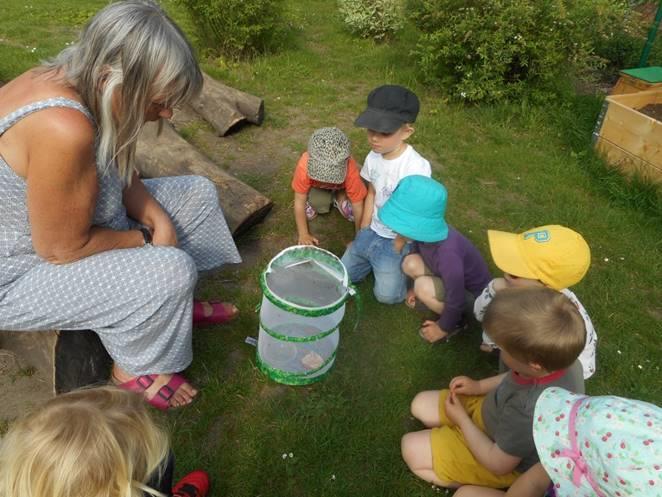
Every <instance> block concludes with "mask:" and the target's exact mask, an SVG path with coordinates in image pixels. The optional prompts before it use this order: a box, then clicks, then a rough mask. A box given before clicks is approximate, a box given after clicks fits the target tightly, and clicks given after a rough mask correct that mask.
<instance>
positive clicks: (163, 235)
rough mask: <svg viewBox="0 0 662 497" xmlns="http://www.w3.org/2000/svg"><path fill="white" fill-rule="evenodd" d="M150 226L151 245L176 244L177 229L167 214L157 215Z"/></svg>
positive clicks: (167, 245) (169, 245) (170, 245)
mask: <svg viewBox="0 0 662 497" xmlns="http://www.w3.org/2000/svg"><path fill="white" fill-rule="evenodd" d="M153 224H154V226H153V227H152V245H161V246H164V247H176V246H177V231H176V230H175V225H174V224H172V221H171V220H170V218H169V217H168V215H167V214H165V213H164V215H163V216H159V217H157V218H156V219H154V220H153Z"/></svg>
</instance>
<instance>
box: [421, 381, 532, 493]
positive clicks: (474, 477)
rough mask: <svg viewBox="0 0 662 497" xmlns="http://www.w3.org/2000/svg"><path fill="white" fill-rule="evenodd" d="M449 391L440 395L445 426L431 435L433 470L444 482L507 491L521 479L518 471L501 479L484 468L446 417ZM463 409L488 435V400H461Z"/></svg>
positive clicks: (440, 413) (478, 398) (441, 392)
mask: <svg viewBox="0 0 662 497" xmlns="http://www.w3.org/2000/svg"><path fill="white" fill-rule="evenodd" d="M448 393H449V391H448V390H441V391H440V392H439V419H441V423H442V425H443V426H441V427H440V428H434V429H433V430H432V434H431V435H430V445H431V446H432V467H433V469H434V473H435V474H436V475H437V477H438V478H439V479H440V480H442V481H444V482H449V483H450V482H455V483H461V484H463V485H481V486H484V487H491V488H506V487H509V486H510V485H512V484H513V482H514V481H515V480H516V479H517V477H518V476H519V473H518V472H517V471H513V472H512V473H508V474H506V475H502V476H497V475H495V474H493V473H492V472H491V471H490V470H488V469H487V468H485V467H484V466H483V465H482V464H480V463H479V462H478V461H477V460H476V458H475V457H474V455H473V454H472V453H471V451H470V450H469V447H467V443H466V441H465V439H464V435H463V434H462V430H460V429H459V428H458V427H457V426H455V425H454V424H452V423H451V421H450V420H449V419H448V417H447V416H446V409H445V408H444V402H445V401H446V397H447V396H448ZM459 399H460V401H461V402H462V405H463V406H464V408H465V409H466V411H467V414H469V416H470V417H471V420H472V421H473V422H474V424H475V425H476V426H477V427H478V428H480V429H481V431H483V432H485V425H484V424H483V416H482V413H481V407H482V406H483V400H485V396H464V395H460V396H459Z"/></svg>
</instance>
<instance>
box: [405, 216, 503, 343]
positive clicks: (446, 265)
mask: <svg viewBox="0 0 662 497" xmlns="http://www.w3.org/2000/svg"><path fill="white" fill-rule="evenodd" d="M412 252H414V253H419V254H420V255H421V257H422V258H423V261H424V262H425V265H426V266H427V267H428V268H429V269H430V270H431V271H432V272H433V273H434V274H435V275H436V276H439V277H440V278H441V279H442V281H443V282H444V289H445V297H444V310H443V312H442V313H441V316H439V320H438V321H437V324H438V325H439V327H440V328H441V329H442V330H444V331H447V332H450V331H452V330H453V329H454V328H455V327H456V326H457V325H458V324H459V323H460V320H461V319H462V311H463V310H464V303H465V300H466V297H465V291H469V292H470V293H471V294H472V295H473V296H474V297H478V295H480V293H481V292H482V291H483V289H484V288H485V287H486V286H487V284H488V283H489V282H490V280H491V279H492V276H491V275H490V271H489V269H488V268H487V264H486V263H485V260H484V259H483V256H481V255H480V252H479V251H478V249H477V248H476V247H475V246H474V245H473V243H471V242H470V241H469V240H467V239H466V238H465V237H464V235H462V234H461V233H460V232H459V231H457V230H456V229H454V228H452V227H451V226H449V227H448V237H447V238H446V239H445V240H442V241H440V242H435V243H424V242H415V243H414V245H413V247H412Z"/></svg>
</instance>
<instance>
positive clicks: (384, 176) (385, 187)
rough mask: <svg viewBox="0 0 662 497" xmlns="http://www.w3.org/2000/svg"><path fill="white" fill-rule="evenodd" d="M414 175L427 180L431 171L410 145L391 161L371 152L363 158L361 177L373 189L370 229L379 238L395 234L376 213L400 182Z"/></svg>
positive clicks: (428, 164)
mask: <svg viewBox="0 0 662 497" xmlns="http://www.w3.org/2000/svg"><path fill="white" fill-rule="evenodd" d="M415 174H417V175H421V176H427V177H428V178H429V177H430V176H431V175H432V170H431V169H430V163H429V162H428V161H427V160H426V159H424V158H423V157H421V155H420V154H419V153H418V152H416V150H414V147H412V146H411V145H407V148H406V149H405V151H404V152H403V153H402V155H400V157H398V158H396V159H393V160H386V159H384V157H383V156H382V154H378V153H376V152H372V151H371V152H370V153H369V154H368V156H367V157H366V158H365V162H364V164H363V168H362V169H361V177H362V178H363V179H365V180H367V181H369V182H370V183H372V186H373V187H374V188H375V207H374V209H373V211H372V221H371V223H370V228H371V229H372V230H373V231H374V232H375V233H377V234H378V235H379V236H383V237H384V238H395V237H396V234H395V233H394V232H393V231H392V230H390V229H389V228H387V227H386V226H385V225H384V224H383V223H382V222H381V221H380V220H379V218H378V217H377V213H378V212H379V209H380V208H381V207H382V206H383V205H384V204H385V203H386V201H387V200H388V199H389V197H390V196H391V194H392V193H393V190H395V187H396V186H398V183H399V182H400V180H401V179H402V178H405V177H407V176H412V175H415Z"/></svg>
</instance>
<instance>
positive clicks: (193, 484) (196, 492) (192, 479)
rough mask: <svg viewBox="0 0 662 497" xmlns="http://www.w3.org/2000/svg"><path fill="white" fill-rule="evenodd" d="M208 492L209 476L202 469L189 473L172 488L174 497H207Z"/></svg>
mask: <svg viewBox="0 0 662 497" xmlns="http://www.w3.org/2000/svg"><path fill="white" fill-rule="evenodd" d="M207 492H209V475H208V474H207V472H205V471H202V470H201V469H198V470H195V471H193V472H191V473H189V474H188V475H186V476H185V477H184V478H182V479H181V480H179V481H178V482H177V483H175V486H174V487H172V497H205V496H206V495H207Z"/></svg>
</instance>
